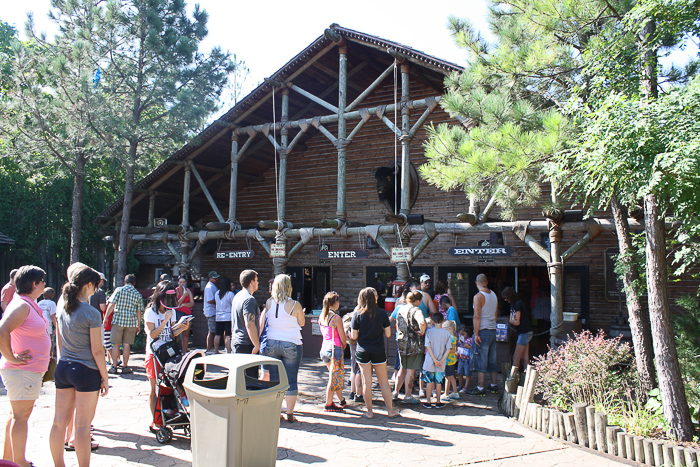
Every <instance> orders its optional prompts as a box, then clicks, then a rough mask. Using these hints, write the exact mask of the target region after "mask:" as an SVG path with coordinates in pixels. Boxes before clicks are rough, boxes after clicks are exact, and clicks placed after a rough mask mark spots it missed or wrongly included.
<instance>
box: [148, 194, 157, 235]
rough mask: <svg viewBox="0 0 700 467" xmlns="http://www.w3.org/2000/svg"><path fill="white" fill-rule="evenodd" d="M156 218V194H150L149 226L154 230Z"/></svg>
mask: <svg viewBox="0 0 700 467" xmlns="http://www.w3.org/2000/svg"><path fill="white" fill-rule="evenodd" d="M155 217H156V194H155V193H153V192H151V193H149V194H148V226H149V227H151V228H153V222H154V221H153V219H155Z"/></svg>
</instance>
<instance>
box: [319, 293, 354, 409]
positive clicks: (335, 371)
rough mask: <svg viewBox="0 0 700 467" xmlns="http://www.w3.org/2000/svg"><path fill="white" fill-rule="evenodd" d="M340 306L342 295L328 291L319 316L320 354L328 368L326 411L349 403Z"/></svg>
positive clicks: (344, 339)
mask: <svg viewBox="0 0 700 467" xmlns="http://www.w3.org/2000/svg"><path fill="white" fill-rule="evenodd" d="M338 308H340V297H338V294H337V293H335V292H328V293H327V294H326V296H325V297H323V309H322V310H321V315H320V316H319V317H318V324H319V326H320V327H321V334H322V335H323V345H322V346H321V352H320V356H321V360H323V363H325V364H326V368H328V387H327V388H326V407H325V411H326V412H342V411H343V410H344V409H345V406H346V405H347V404H346V403H345V398H344V397H343V376H344V375H345V369H344V367H343V354H344V353H345V352H344V350H345V346H346V345H347V343H346V338H345V337H346V336H345V329H344V327H343V320H342V319H340V315H338V314H337V311H338ZM333 394H335V395H337V396H338V402H339V405H335V403H334V402H333Z"/></svg>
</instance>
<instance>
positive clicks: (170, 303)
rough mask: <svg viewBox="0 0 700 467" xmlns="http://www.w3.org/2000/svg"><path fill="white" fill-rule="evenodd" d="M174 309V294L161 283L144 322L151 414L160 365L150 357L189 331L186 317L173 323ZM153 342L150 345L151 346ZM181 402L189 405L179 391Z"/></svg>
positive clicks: (154, 403)
mask: <svg viewBox="0 0 700 467" xmlns="http://www.w3.org/2000/svg"><path fill="white" fill-rule="evenodd" d="M175 308H177V292H176V290H175V287H174V286H173V285H172V283H170V282H169V281H162V282H160V283H159V284H158V285H157V286H156V289H155V291H154V292H153V295H151V301H150V302H149V303H148V306H147V307H146V313H145V316H144V322H145V327H146V337H147V341H146V360H145V367H146V376H147V377H148V381H149V383H150V384H151V392H150V394H149V396H148V404H149V407H150V409H151V414H154V413H155V409H156V373H157V372H158V371H160V365H159V364H158V362H157V361H156V359H155V358H154V357H153V351H154V350H156V351H157V350H158V348H159V347H160V346H161V345H163V344H165V343H166V342H170V341H173V340H174V339H175V338H176V337H177V336H179V335H180V334H181V333H182V332H184V331H186V330H188V329H189V328H190V320H189V319H187V318H186V317H185V318H183V319H182V320H181V321H179V322H178V321H176V320H175ZM151 343H153V345H151ZM182 394H183V396H182V399H183V403H184V404H185V406H187V405H188V403H187V398H186V397H185V396H184V391H183V392H182ZM159 428H160V427H159V426H155V425H154V424H153V423H152V424H151V426H150V430H151V431H152V432H154V433H155V432H156V431H158V429H159Z"/></svg>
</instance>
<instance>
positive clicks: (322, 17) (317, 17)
mask: <svg viewBox="0 0 700 467" xmlns="http://www.w3.org/2000/svg"><path fill="white" fill-rule="evenodd" d="M2 3H3V6H2V8H1V9H0V19H2V20H3V21H5V22H7V23H10V24H12V25H14V26H15V27H16V28H17V29H18V31H20V34H21V35H22V36H23V34H24V23H25V21H26V18H27V12H29V11H32V12H33V13H34V21H35V24H36V29H37V30H39V31H45V32H47V33H48V34H49V37H51V36H52V35H53V34H54V33H55V28H54V27H53V23H52V22H51V21H50V20H48V19H47V16H46V14H47V13H48V11H49V8H50V5H51V2H50V0H25V1H19V2H16V1H9V0H4V1H3V2H2ZM195 3H199V5H200V7H201V8H203V9H205V10H206V11H207V12H208V13H209V23H208V29H209V36H208V37H207V38H206V39H205V41H204V43H203V44H202V50H209V49H211V48H212V47H215V46H220V47H221V48H222V49H224V50H228V51H230V52H231V53H232V54H235V55H236V59H237V60H242V61H244V62H245V64H246V66H247V67H248V68H249V69H250V74H249V75H248V77H247V78H246V80H245V82H244V89H243V91H244V95H245V94H246V93H247V92H249V91H251V90H252V89H254V88H255V86H257V85H258V84H259V83H260V82H262V80H263V79H264V78H266V77H268V76H271V75H272V74H273V73H274V72H275V71H277V70H278V69H279V68H281V67H282V66H283V65H284V64H285V63H286V62H287V61H288V60H290V59H291V58H292V57H294V56H295V55H296V54H298V53H299V52H301V51H302V50H303V49H304V48H305V47H306V46H307V45H309V44H311V43H312V42H313V41H314V40H316V38H317V37H319V36H320V35H322V34H323V31H324V29H326V28H327V27H328V26H330V25H331V24H332V23H337V24H339V25H340V26H343V27H345V28H349V29H355V30H357V31H360V32H364V33H367V34H372V35H375V36H379V37H381V38H383V39H388V40H391V41H394V42H398V43H401V44H403V45H406V46H409V47H413V48H415V49H418V50H420V51H423V52H425V53H428V54H430V55H434V56H436V57H438V58H441V59H443V60H447V61H450V62H454V63H457V64H459V65H464V59H465V53H464V51H462V50H460V49H459V48H458V47H457V46H456V45H455V44H454V41H453V39H452V37H451V36H450V34H449V31H448V30H447V18H448V16H449V15H450V14H454V15H457V16H459V17H463V18H470V19H471V20H472V21H473V22H474V24H476V25H477V26H478V27H479V28H480V29H483V30H485V29H486V22H485V16H486V11H487V10H486V2H485V0H463V1H455V0H431V2H430V8H426V7H421V8H418V5H419V4H418V3H414V5H416V8H411V7H410V6H411V4H412V3H411V2H397V1H386V0H373V1H370V0H355V1H354V2H351V3H342V2H335V1H328V0H324V1H319V0H305V1H303V2H290V1H281V0H268V1H266V2H262V3H258V2H257V1H253V2H242V1H225V0H200V1H199V2H195V1H191V0H190V1H188V2H187V5H188V7H190V8H192V7H193V6H194V4H195Z"/></svg>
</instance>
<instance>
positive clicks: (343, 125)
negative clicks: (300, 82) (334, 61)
mask: <svg viewBox="0 0 700 467" xmlns="http://www.w3.org/2000/svg"><path fill="white" fill-rule="evenodd" d="M338 50H339V52H340V60H339V63H338V143H337V144H338V206H337V209H336V212H335V216H336V217H337V218H338V219H347V211H346V209H345V190H346V184H345V173H346V159H345V154H346V141H345V137H346V136H347V121H346V118H345V106H346V104H347V98H348V96H347V90H348V72H347V71H348V48H347V46H345V45H342V46H340V47H339V48H338Z"/></svg>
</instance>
